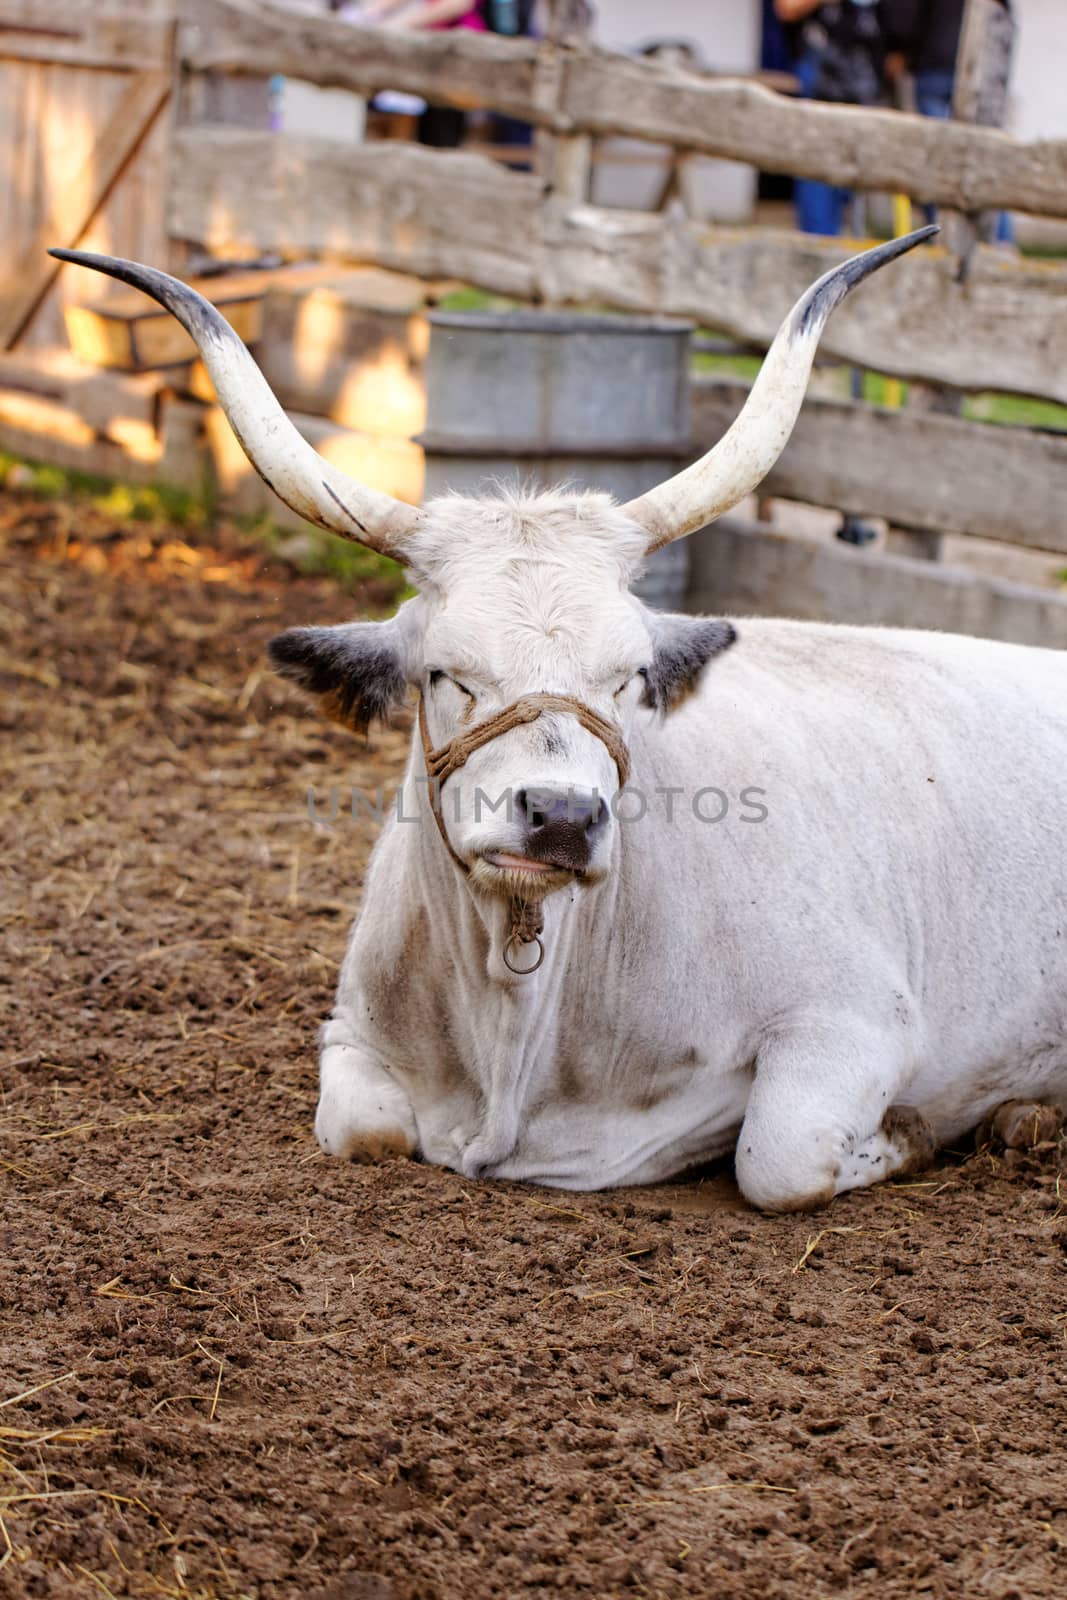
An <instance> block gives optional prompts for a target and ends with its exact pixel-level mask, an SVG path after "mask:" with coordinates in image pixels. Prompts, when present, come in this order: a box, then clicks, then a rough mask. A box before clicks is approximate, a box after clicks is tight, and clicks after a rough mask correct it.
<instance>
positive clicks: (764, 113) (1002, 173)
mask: <svg viewBox="0 0 1067 1600" xmlns="http://www.w3.org/2000/svg"><path fill="white" fill-rule="evenodd" d="M182 15H183V16H185V17H186V18H187V20H186V21H185V22H183V25H182V28H181V31H180V34H179V46H178V48H179V53H180V55H181V58H182V61H183V63H184V65H185V66H186V67H187V68H188V69H189V70H192V71H201V72H202V71H211V72H233V73H253V74H255V73H270V72H286V73H290V74H292V76H293V77H297V78H307V79H310V80H311V81H313V82H315V83H319V84H322V85H324V86H332V87H336V88H346V89H353V90H355V91H356V92H357V93H360V94H366V93H373V92H374V91H375V90H377V89H380V88H384V87H390V88H397V89H405V90H407V91H409V92H410V93H412V94H432V95H433V96H434V98H435V99H438V100H446V101H450V102H452V103H454V104H456V105H461V106H490V107H492V108H493V109H495V110H499V111H506V112H509V113H510V114H511V115H513V116H518V117H524V118H525V119H526V120H527V121H529V122H532V123H534V124H536V125H537V126H538V127H542V128H546V129H549V130H550V131H553V132H559V133H567V132H575V131H581V132H583V133H593V134H618V135H623V136H626V137H628V138H632V139H647V140H652V141H655V142H657V143H663V144H672V145H678V146H680V147H683V148H684V149H686V150H692V151H696V152H698V153H700V154H703V155H709V156H721V157H725V158H727V159H730V160H735V161H746V162H749V163H751V164H752V165H754V166H758V167H760V168H762V169H763V170H764V171H767V172H780V173H786V174H796V175H798V176H801V177H811V178H822V179H824V180H825V181H826V182H828V183H838V184H842V185H845V186H848V187H854V188H861V189H890V190H899V191H901V192H902V193H905V194H910V195H912V196H913V197H914V198H915V199H916V200H921V201H924V202H927V203H931V204H938V205H944V206H952V207H955V208H957V209H958V210H961V211H978V210H982V209H985V208H988V207H993V206H1013V207H1015V208H1017V209H1019V210H1023V211H1032V212H1035V213H1039V214H1041V215H1044V216H1052V217H1067V140H1038V141H1034V142H1032V143H1024V142H1022V141H1020V140H1018V139H1013V138H1011V137H1010V136H1009V135H1007V134H1004V133H1001V132H1000V131H999V130H997V129H995V128H975V127H970V126H967V125H964V124H959V123H948V124H938V123H932V122H931V121H930V120H929V119H928V118H925V117H918V116H907V115H903V114H901V113H899V112H895V111H879V110H867V109H864V108H861V107H856V106H829V105H818V104H815V103H813V102H801V101H793V100H789V99H786V98H784V97H783V96H781V95H777V94H774V93H772V92H771V91H770V90H768V89H765V88H762V87H761V86H760V85H759V84H753V83H746V82H739V81H734V80H730V79H719V80H716V79H714V78H710V79H709V78H705V77H700V76H697V75H695V74H692V73H687V72H685V71H682V70H680V69H678V68H672V67H667V66H664V65H662V64H660V63H657V62H655V61H645V60H627V59H625V58H620V57H619V56H617V55H613V54H610V53H608V52H607V51H603V50H595V49H585V50H577V51H576V50H570V49H565V48H564V49H560V48H559V47H557V46H555V45H553V44H551V43H540V42H539V41H537V40H534V39H518V40H510V39H504V38H500V37H496V36H493V35H485V34H476V33H470V32H464V31H462V30H459V31H455V32H451V33H446V34H432V33H431V34H419V33H389V32H382V31H381V30H378V29H371V28H364V29H360V28H353V27H352V26H350V25H349V24H346V23H344V22H338V21H335V20H332V19H330V18H327V17H323V18H318V17H314V18H299V19H294V17H293V14H292V12H289V11H286V9H285V7H284V6H280V5H275V4H270V3H268V0H263V3H260V0H196V4H195V5H192V6H185V7H183V8H182Z"/></svg>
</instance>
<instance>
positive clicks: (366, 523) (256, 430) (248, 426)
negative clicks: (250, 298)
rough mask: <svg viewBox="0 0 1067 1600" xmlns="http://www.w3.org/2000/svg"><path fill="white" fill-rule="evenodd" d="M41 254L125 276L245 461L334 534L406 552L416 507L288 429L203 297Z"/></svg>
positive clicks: (78, 261) (100, 262)
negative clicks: (199, 366)
mask: <svg viewBox="0 0 1067 1600" xmlns="http://www.w3.org/2000/svg"><path fill="white" fill-rule="evenodd" d="M49 255H53V256H55V257H56V258H57V260H59V261H72V262H74V264H75V265H76V266H79V267H92V268H94V270H95V271H97V272H106V273H107V274H108V276H109V277H112V278H119V279H121V281H122V282H123V283H132V284H133V285H134V287H135V288H137V289H143V291H144V293H145V294H147V295H151V297H152V299H153V300H157V301H158V302H159V304H160V305H161V306H163V307H164V308H165V309H166V310H167V311H169V312H170V313H171V314H172V315H173V316H175V317H176V318H177V319H178V321H179V322H180V323H181V325H182V327H183V328H184V329H185V331H186V333H188V334H189V336H190V338H191V339H192V340H193V343H194V344H195V345H196V347H197V349H198V350H199V351H200V354H201V356H202V357H203V360H204V365H205V366H206V367H207V370H208V372H209V374H210V376H211V381H212V383H213V384H214V385H215V393H216V394H217V395H218V399H219V404H220V405H221V407H222V409H223V411H225V413H226V415H227V417H228V418H229V420H230V426H231V427H232V428H233V431H234V433H235V434H236V435H237V437H238V439H239V440H240V441H241V444H242V445H243V447H244V450H245V454H246V455H247V456H248V459H249V461H251V463H252V465H253V466H254V467H255V469H256V471H257V472H258V473H259V475H260V477H261V478H262V479H263V481H264V483H266V484H267V485H268V487H269V488H271V489H273V490H274V493H275V494H276V495H277V496H278V497H279V499H281V500H284V501H285V503H286V505H287V506H291V507H292V509H293V510H294V511H295V512H297V513H298V515H300V516H301V517H306V518H307V520H308V522H314V523H317V524H318V526H319V527H320V528H328V529H329V531H330V532H331V533H339V534H340V535H341V536H342V538H345V539H353V540H355V541H356V542H358V543H359V544H365V545H367V546H369V548H370V549H372V550H378V551H380V552H381V553H382V555H387V556H394V557H395V558H396V559H397V560H398V561H404V560H406V559H407V546H408V542H409V540H410V539H411V536H412V534H414V533H415V531H416V530H417V528H418V527H419V524H420V522H421V515H422V514H421V512H419V511H417V510H415V508H414V507H413V506H409V505H405V504H404V502H403V501H401V500H394V499H393V498H392V496H391V495H387V494H380V493H379V492H378V491H377V490H376V489H368V488H365V487H364V485H363V484H361V483H357V482H356V480H355V479H354V478H350V477H349V476H348V474H347V473H345V472H341V471H339V469H338V468H337V467H334V466H331V464H330V463H329V462H328V461H324V460H323V458H322V456H320V455H319V454H318V452H317V451H316V450H313V449H312V448H311V446H310V445H309V444H308V443H307V441H306V439H303V438H302V437H301V436H300V434H299V433H298V432H297V431H296V429H295V427H294V426H293V424H292V423H291V422H290V421H289V418H288V417H287V416H286V415H285V412H284V411H283V410H282V408H281V406H280V405H279V404H278V402H277V400H276V399H275V398H274V396H273V394H272V393H271V391H270V386H269V385H268V383H267V380H266V378H264V376H263V374H262V372H260V370H259V368H258V367H257V366H256V363H255V362H254V361H253V360H252V357H251V356H250V355H249V353H248V351H247V350H246V349H245V346H244V345H243V343H242V342H241V340H240V339H239V338H238V337H237V335H236V333H234V331H233V329H232V328H231V327H230V324H229V323H228V322H227V321H226V318H225V317H224V316H223V315H222V314H221V312H219V311H217V310H216V309H215V307H214V306H213V305H212V304H211V302H210V301H209V300H205V299H204V297H203V295H200V294H197V292H196V290H195V289H190V288H189V286H188V285H187V284H184V283H182V282H180V281H179V279H177V278H171V277H169V276H168V275H167V273H165V272H157V271H156V270H155V268H153V267H143V266H141V265H140V264H139V263H138V262H136V261H122V260H120V259H119V258H118V257H116V256H98V255H89V254H87V253H86V252H84V251H81V250H50V251H49Z"/></svg>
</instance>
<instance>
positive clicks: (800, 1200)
mask: <svg viewBox="0 0 1067 1600" xmlns="http://www.w3.org/2000/svg"><path fill="white" fill-rule="evenodd" d="M935 1149H936V1144H935V1141H934V1137H933V1134H932V1133H931V1131H930V1128H929V1126H928V1125H927V1123H926V1121H925V1120H924V1118H923V1117H921V1116H920V1115H919V1113H918V1112H917V1111H915V1110H914V1109H913V1108H912V1107H910V1106H890V1108H889V1110H888V1111H887V1112H886V1113H885V1115H884V1116H883V1117H882V1120H881V1123H880V1125H879V1126H878V1127H877V1128H876V1129H875V1131H874V1132H873V1133H871V1134H868V1135H867V1136H866V1137H863V1136H860V1135H857V1134H855V1133H854V1132H852V1131H850V1130H849V1129H848V1128H842V1127H839V1128H837V1129H836V1130H834V1129H830V1128H819V1129H817V1130H815V1129H811V1128H810V1127H809V1128H808V1130H807V1131H806V1132H804V1131H803V1130H802V1129H798V1128H797V1127H795V1126H794V1127H793V1128H791V1129H790V1128H788V1127H787V1126H785V1125H783V1126H781V1127H780V1128H778V1129H777V1130H775V1129H774V1128H773V1127H772V1128H770V1129H766V1130H765V1129H762V1128H758V1127H757V1128H755V1129H748V1128H746V1127H745V1126H742V1129H741V1137H740V1140H739V1141H738V1147H737V1163H736V1164H737V1181H738V1184H739V1185H740V1188H741V1192H742V1194H743V1195H744V1196H745V1199H746V1200H748V1201H749V1202H750V1203H751V1204H752V1205H754V1206H758V1207H759V1209H760V1210H761V1211H813V1210H816V1209H817V1208H818V1207H819V1206H824V1205H828V1204H829V1202H830V1201H831V1200H832V1199H833V1198H834V1196H835V1195H838V1194H846V1193H847V1192H848V1190H849V1189H865V1188H867V1187H869V1185H871V1184H872V1183H880V1182H881V1181H882V1179H883V1178H890V1177H903V1176H904V1175H906V1174H909V1173H912V1172H921V1171H922V1170H923V1169H924V1168H925V1167H928V1166H929V1164H930V1162H931V1160H932V1159H933V1156H934V1151H935Z"/></svg>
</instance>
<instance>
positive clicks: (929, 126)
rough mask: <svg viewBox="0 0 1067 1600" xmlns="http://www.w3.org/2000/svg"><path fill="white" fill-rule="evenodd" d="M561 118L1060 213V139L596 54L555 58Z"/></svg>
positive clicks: (772, 163) (949, 200) (1063, 198)
mask: <svg viewBox="0 0 1067 1600" xmlns="http://www.w3.org/2000/svg"><path fill="white" fill-rule="evenodd" d="M559 110H560V116H561V118H562V120H564V121H573V122H576V123H578V124H580V125H581V127H582V128H584V129H585V130H587V131H588V132H591V133H594V134H598V135H603V134H619V135H627V136H630V137H636V138H643V139H652V140H658V141H660V142H662V143H664V144H672V145H678V146H681V147H683V148H685V149H687V150H693V151H697V152H699V153H701V154H703V155H710V156H722V157H727V158H730V159H732V160H737V161H747V162H749V163H751V164H752V165H753V166H757V167H759V168H761V169H762V170H763V171H766V172H781V173H787V174H792V175H794V176H797V177H808V178H821V179H823V180H824V181H825V182H828V183H835V184H840V185H842V186H843V187H847V188H858V189H887V190H890V191H893V192H901V193H904V194H909V195H911V196H912V197H913V198H915V199H916V200H921V201H923V202H927V203H931V204H938V205H947V206H956V207H958V208H959V209H960V210H968V211H976V210H981V209H984V208H986V207H993V206H996V207H1015V208H1017V209H1018V210H1021V211H1034V212H1038V213H1040V214H1042V215H1046V216H1064V215H1067V187H1065V184H1067V140H1062V139H1060V140H1035V141H1033V142H1029V143H1028V142H1024V141H1022V140H1017V139H1013V138H1011V137H1010V136H1009V135H1007V134H1004V133H1002V132H1000V130H999V129H996V128H975V127H967V126H966V125H964V124H962V123H955V122H941V121H938V120H936V119H933V118H929V117H919V116H912V115H909V114H907V113H904V112H900V111H882V110H870V109H867V108H863V107H856V106H836V105H828V104H823V103H821V102H819V101H814V100H790V99H786V98H784V97H782V96H780V95H776V94H773V93H772V92H771V91H769V90H767V89H765V88H763V87H761V86H760V85H759V84H756V83H750V82H746V81H743V80H731V79H707V78H701V77H696V76H694V75H693V74H691V73H685V72H683V71H681V70H680V69H678V68H668V67H665V66H657V65H656V63H654V62H651V63H650V62H644V61H630V60H627V59H625V58H622V57H618V56H612V55H609V54H607V53H606V52H604V51H588V52H584V51H583V52H573V53H571V54H570V55H568V57H567V58H566V61H565V63H564V69H563V86H562V89H561V94H560V103H559Z"/></svg>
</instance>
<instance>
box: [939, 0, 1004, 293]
mask: <svg viewBox="0 0 1067 1600" xmlns="http://www.w3.org/2000/svg"><path fill="white" fill-rule="evenodd" d="M1014 48H1015V18H1014V16H1013V14H1012V7H1011V0H967V9H966V11H965V12H964V16H963V27H962V30H961V32H960V43H959V51H958V53H957V57H956V86H955V90H954V92H953V96H952V115H953V118H954V119H955V120H956V121H957V122H969V123H972V124H973V125H975V126H977V127H982V128H1002V127H1003V126H1004V122H1005V119H1006V117H1007V111H1008V80H1009V78H1010V76H1011V63H1012V55H1013V52H1014ZM997 218H998V213H997V212H996V211H983V212H980V213H974V214H971V215H966V214H959V213H955V214H953V216H952V218H951V220H950V225H949V229H948V240H949V244H950V246H951V248H952V251H953V254H954V255H956V256H958V257H959V262H960V271H959V277H960V282H961V283H962V282H963V280H964V279H965V278H966V276H967V272H968V270H969V268H970V263H971V257H972V255H973V252H974V247H975V245H976V244H977V243H979V241H980V242H981V243H983V244H992V242H993V241H994V239H995V238H996V229H997Z"/></svg>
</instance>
